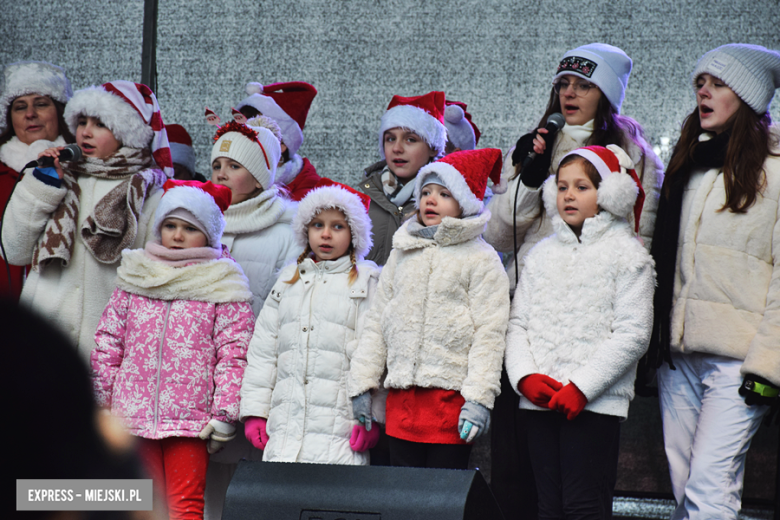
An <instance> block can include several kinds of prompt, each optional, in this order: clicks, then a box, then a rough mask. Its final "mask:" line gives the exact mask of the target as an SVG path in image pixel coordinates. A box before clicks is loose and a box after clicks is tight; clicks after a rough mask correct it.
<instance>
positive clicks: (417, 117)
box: [379, 91, 447, 159]
mask: <svg viewBox="0 0 780 520" xmlns="http://www.w3.org/2000/svg"><path fill="white" fill-rule="evenodd" d="M444 100H445V98H444V92H437V91H433V92H428V93H427V94H425V95H422V96H413V97H402V96H393V99H391V100H390V104H389V105H388V106H387V111H386V112H385V113H384V115H383V116H382V121H381V123H380V125H379V154H380V155H381V156H382V159H385V146H384V135H385V132H386V131H387V130H390V129H392V128H405V129H407V130H411V131H412V132H414V133H416V134H417V135H419V136H420V137H421V138H422V139H423V141H425V142H426V143H427V144H428V146H430V147H431V149H433V150H436V152H437V154H438V155H439V156H441V155H443V154H444V148H445V146H446V145H447V128H446V127H445V126H444V108H445V104H444Z"/></svg>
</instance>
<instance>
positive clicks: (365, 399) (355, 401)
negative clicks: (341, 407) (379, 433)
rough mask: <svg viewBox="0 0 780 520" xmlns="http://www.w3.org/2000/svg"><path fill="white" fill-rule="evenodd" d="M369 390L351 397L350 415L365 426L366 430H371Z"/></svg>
mask: <svg viewBox="0 0 780 520" xmlns="http://www.w3.org/2000/svg"><path fill="white" fill-rule="evenodd" d="M371 415H372V414H371V392H370V391H367V392H363V393H362V394H360V395H358V396H355V397H353V398H352V416H353V417H354V418H355V420H356V421H358V422H359V423H360V424H362V425H364V426H365V427H366V431H367V432H369V431H371V420H372V417H371Z"/></svg>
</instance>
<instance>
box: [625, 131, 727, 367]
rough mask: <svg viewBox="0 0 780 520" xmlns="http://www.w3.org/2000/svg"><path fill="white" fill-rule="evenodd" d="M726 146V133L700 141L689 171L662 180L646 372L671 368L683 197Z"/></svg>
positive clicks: (717, 161)
mask: <svg viewBox="0 0 780 520" xmlns="http://www.w3.org/2000/svg"><path fill="white" fill-rule="evenodd" d="M728 144H729V133H728V132H723V133H721V134H718V135H717V136H715V137H714V138H712V139H710V140H706V141H700V142H699V143H698V144H696V146H694V148H693V153H692V154H691V155H692V156H691V162H690V163H689V166H688V169H686V170H683V171H680V172H678V173H677V174H675V175H671V176H667V177H666V179H664V184H663V187H662V188H661V197H660V200H659V201H658V214H657V217H656V221H655V231H654V232H653V247H652V248H651V251H650V254H651V255H652V256H653V259H654V260H655V269H656V273H657V283H658V285H657V287H656V290H655V297H654V301H653V305H654V310H655V317H654V320H653V335H652V337H651V339H650V348H649V349H648V351H647V354H646V355H645V357H644V358H643V359H642V361H641V362H640V367H641V366H642V365H643V364H644V365H645V367H646V368H658V367H660V366H661V364H662V363H663V362H664V361H666V362H667V363H669V366H671V367H672V368H674V365H673V364H672V359H671V314H672V304H673V298H674V277H675V272H676V269H677V246H678V241H679V238H680V219H681V216H682V215H681V213H682V205H683V195H684V193H685V187H686V186H687V185H688V181H689V179H690V177H691V173H692V172H694V171H696V170H701V169H707V170H710V169H712V168H722V167H723V164H724V163H725V160H726V149H727V148H728Z"/></svg>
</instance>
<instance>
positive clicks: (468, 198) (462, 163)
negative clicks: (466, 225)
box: [414, 148, 502, 217]
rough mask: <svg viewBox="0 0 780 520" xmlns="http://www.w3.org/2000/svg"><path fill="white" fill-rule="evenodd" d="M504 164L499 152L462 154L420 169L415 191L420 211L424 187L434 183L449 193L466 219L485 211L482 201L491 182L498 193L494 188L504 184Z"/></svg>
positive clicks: (484, 151) (475, 151)
mask: <svg viewBox="0 0 780 520" xmlns="http://www.w3.org/2000/svg"><path fill="white" fill-rule="evenodd" d="M501 164H502V158H501V150H499V149H498V148H480V149H479V150H463V151H460V152H453V153H451V154H449V155H447V156H445V157H442V158H441V159H439V160H438V161H436V162H433V163H430V164H427V165H425V166H423V167H422V168H420V173H418V174H417V180H416V185H415V187H414V197H415V200H416V203H415V204H416V206H417V208H419V207H420V192H421V191H422V188H423V186H425V185H426V184H431V183H435V184H440V185H442V186H444V187H446V188H447V189H448V190H450V193H452V196H453V197H455V200H457V201H458V204H460V208H461V209H462V210H463V216H464V217H468V216H471V215H478V214H480V213H482V212H483V211H484V210H485V204H484V202H483V199H484V198H485V189H486V188H487V181H488V179H490V180H491V181H492V182H493V185H494V190H493V191H494V192H495V191H497V190H496V189H495V186H496V185H499V184H500V182H501ZM433 177H435V178H433ZM499 192H500V190H499Z"/></svg>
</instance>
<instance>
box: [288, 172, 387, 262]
mask: <svg viewBox="0 0 780 520" xmlns="http://www.w3.org/2000/svg"><path fill="white" fill-rule="evenodd" d="M370 204H371V199H370V198H369V197H368V195H365V194H363V193H360V192H358V191H356V190H354V189H353V188H350V187H349V186H346V185H344V184H340V183H338V182H334V181H332V180H330V179H328V178H325V177H323V178H322V179H320V181H319V182H317V184H316V185H315V186H314V188H312V190H311V191H310V192H309V193H307V194H306V196H305V197H304V198H303V199H302V200H301V202H300V203H299V204H298V213H296V215H295V218H294V219H293V231H294V233H295V239H296V241H297V242H298V244H299V245H300V246H301V247H306V244H308V243H309V223H310V222H311V221H312V219H314V217H316V216H317V215H318V214H319V213H320V212H321V211H323V210H326V209H338V210H341V211H342V212H343V213H344V216H345V217H346V218H347V224H349V230H350V232H351V233H352V246H353V247H354V248H355V256H356V257H357V258H359V259H363V258H365V256H366V255H367V254H368V252H369V251H370V250H371V247H372V245H373V241H372V240H371V219H370V218H369V216H368V208H369V205H370Z"/></svg>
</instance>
